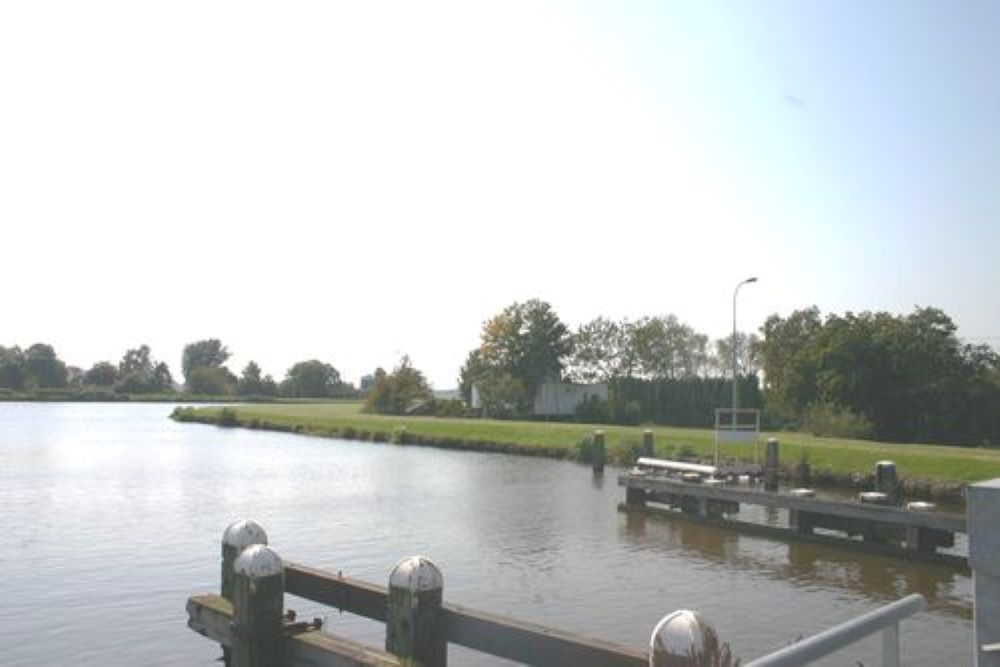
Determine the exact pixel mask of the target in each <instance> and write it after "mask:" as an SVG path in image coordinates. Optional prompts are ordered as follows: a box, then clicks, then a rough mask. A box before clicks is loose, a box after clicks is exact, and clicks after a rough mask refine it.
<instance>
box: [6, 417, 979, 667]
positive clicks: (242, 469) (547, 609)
mask: <svg viewBox="0 0 1000 667" xmlns="http://www.w3.org/2000/svg"><path fill="white" fill-rule="evenodd" d="M171 409H172V406H170V405H163V404H153V405H98V404H11V403H7V404H4V403H0V529H2V532H3V539H2V541H0V572H2V575H0V576H2V582H3V583H2V585H0V663H2V664H3V665H5V666H7V667H20V666H29V665H30V666H37V665H61V664H68V663H72V664H74V665H130V666H131V665H140V664H141V665H205V666H206V667H208V666H210V665H213V664H216V663H214V662H213V661H214V660H215V658H217V657H218V656H219V654H220V652H219V650H218V648H217V647H216V646H215V645H213V644H212V643H211V642H209V641H208V640H206V639H204V638H203V637H201V636H199V635H197V634H195V633H193V632H191V631H190V630H188V629H187V628H186V626H185V622H186V614H185V612H184V604H185V601H186V599H187V596H188V595H189V594H192V593H195V592H206V591H208V592H214V591H215V590H216V588H217V587H218V567H219V555H218V552H219V540H220V537H221V534H222V530H223V529H224V528H225V526H226V525H227V524H228V523H229V522H230V521H232V520H234V519H237V518H243V517H250V518H253V519H255V520H257V521H258V522H259V523H261V524H262V525H263V526H264V527H265V528H266V529H267V531H268V534H269V536H270V540H271V545H272V546H273V547H274V548H275V549H276V550H277V551H278V552H279V553H280V554H281V555H282V556H283V557H284V558H286V559H288V560H294V561H298V562H302V563H305V564H308V565H312V566H317V567H322V568H325V569H329V570H331V571H334V572H337V571H340V572H342V573H343V574H344V575H345V576H351V577H356V578H360V579H364V580H367V581H373V582H386V581H387V579H388V574H389V571H390V569H391V568H392V566H393V564H394V563H395V562H396V561H397V560H398V559H400V558H402V557H404V556H409V555H415V554H421V555H426V556H429V557H430V558H432V559H433V560H434V561H436V562H437V563H438V564H439V565H440V567H441V569H442V570H443V572H444V578H445V598H446V599H447V600H450V601H453V602H456V603H459V604H464V605H468V606H471V607H475V608H479V609H483V610H486V611H490V612H495V613H500V614H508V615H512V616H516V617H517V618H519V619H523V620H526V621H533V622H537V623H543V624H547V625H551V626H555V627H558V628H561V629H564V630H567V631H571V632H575V633H580V634H584V635H589V636H593V637H598V638H603V639H607V640H611V641H615V642H619V643H622V644H626V645H630V646H633V647H637V648H641V647H644V646H645V645H646V642H647V641H648V637H649V633H650V630H651V629H652V627H653V625H654V624H655V623H656V621H657V620H658V619H659V618H660V617H662V616H663V615H664V614H665V613H667V612H670V611H673V610H675V609H680V608H690V609H697V610H699V611H700V612H702V613H703V614H704V615H705V616H706V617H707V618H708V619H709V620H710V621H711V622H712V623H713V624H714V625H715V627H716V629H717V630H718V632H719V635H720V637H722V638H723V639H724V640H725V641H728V642H729V643H730V645H731V646H732V649H733V651H734V653H735V654H736V655H737V656H740V657H741V658H743V659H744V661H746V660H748V659H750V658H754V657H757V656H759V655H762V654H764V653H767V652H768V651H770V650H774V649H776V648H779V647H781V646H784V645H786V644H788V643H790V642H792V641H794V640H795V639H796V638H798V637H802V636H807V635H809V634H811V633H814V632H817V631H820V630H822V629H824V628H827V627H829V626H831V625H833V624H836V623H839V622H842V621H845V620H847V619H850V618H852V617H853V616H856V615H858V614H860V613H863V612H865V611H867V610H870V609H873V608H875V607H877V606H879V605H881V604H885V603H887V602H889V601H891V600H894V599H896V598H898V597H900V596H902V595H905V594H908V593H913V592H917V593H922V594H924V595H925V596H927V598H928V600H929V602H930V609H929V610H928V611H927V612H925V613H922V614H920V615H918V616H917V617H914V618H913V619H912V620H910V621H908V622H906V623H904V624H903V626H902V633H901V635H902V644H903V657H904V662H905V663H906V664H908V665H942V664H955V665H960V664H969V663H970V662H971V642H972V628H971V615H972V603H971V592H970V591H971V587H970V579H969V577H968V576H967V575H965V574H962V573H959V572H956V571H954V570H952V569H949V568H947V567H942V566H936V565H927V564H917V563H908V562H903V561H898V560H894V559H889V558H884V557H879V556H872V555H865V554H861V553H857V552H853V551H843V550H840V549H835V548H831V547H825V546H824V547H817V546H808V545H802V544H787V543H783V542H776V541H769V540H765V539H761V538H757V537H750V536H746V535H739V534H734V533H730V532H728V531H723V530H720V529H717V528H712V527H706V526H700V525H695V524H691V523H686V522H670V521H668V520H664V519H652V518H642V517H634V516H627V515H625V514H622V513H619V512H618V511H617V508H616V506H617V504H618V502H619V500H620V499H621V496H622V492H621V490H620V489H619V488H618V487H617V484H616V479H615V474H614V471H613V470H609V471H608V473H607V474H606V475H605V476H604V478H603V479H594V478H593V476H592V475H591V472H590V470H589V468H587V467H584V466H580V465H577V464H573V463H568V462H560V461H548V460H539V459H531V458H519V457H513V456H506V455H498V454H479V453H469V452H457V451H446V450H437V449H429V448H416V447H403V446H397V445H389V444H374V443H362V442H347V441H340V440H325V439H319V438H311V437H304V436H296V435H290V434H278V433H266V432H259V431H243V430H228V429H222V428H217V427H213V426H203V425H196V424H175V423H174V422H172V421H170V420H169V419H167V415H168V414H169V412H170V410H171ZM288 604H289V606H291V607H292V608H295V609H297V610H298V611H299V612H300V613H303V614H306V615H307V616H308V617H312V616H313V615H320V616H325V617H326V619H327V622H328V627H329V628H330V629H331V630H333V631H337V632H342V633H344V634H347V635H349V636H352V637H354V638H356V639H360V640H363V641H368V642H371V643H373V644H376V645H380V644H381V643H382V641H383V638H384V634H383V633H384V630H383V629H382V627H381V626H380V625H377V624H375V623H373V622H370V621H364V620H360V619H356V618H354V617H352V616H350V615H348V614H338V612H337V611H336V610H328V609H322V608H320V607H317V606H315V605H313V604H311V603H308V602H306V601H303V600H300V599H295V598H290V599H289V601H288ZM878 655H879V654H878V640H877V639H872V640H870V641H868V642H866V643H864V644H861V645H859V646H857V647H854V648H852V649H850V650H846V651H844V652H842V653H841V654H839V655H837V656H836V657H835V658H831V659H829V660H828V661H826V662H825V663H823V664H827V665H857V664H858V663H861V664H864V665H874V664H877V663H878V660H877V658H878ZM450 662H451V664H455V665H462V664H467V665H490V664H497V662H498V661H496V660H495V659H492V658H489V657H487V656H482V655H479V654H476V653H472V652H469V651H463V650H456V649H455V648H452V650H451V654H450Z"/></svg>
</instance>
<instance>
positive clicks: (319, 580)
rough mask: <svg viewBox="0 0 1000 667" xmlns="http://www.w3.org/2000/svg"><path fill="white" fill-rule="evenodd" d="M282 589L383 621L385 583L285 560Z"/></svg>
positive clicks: (385, 603)
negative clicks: (371, 581)
mask: <svg viewBox="0 0 1000 667" xmlns="http://www.w3.org/2000/svg"><path fill="white" fill-rule="evenodd" d="M285 592H286V593H290V594H291V595H297V596H299V597H300V598H305V599H307V600H312V601H313V602H319V603H320V604H325V605H326V606H328V607H334V608H336V609H341V610H343V611H348V612H350V613H352V614H357V615H358V616H364V617H365V618H370V619H372V620H374V621H382V622H383V623H384V622H385V617H386V609H387V606H388V604H389V592H388V590H387V589H386V587H385V586H377V585H375V584H369V583H367V582H365V581H359V580H357V579H350V578H348V577H341V576H339V575H335V574H331V573H329V572H325V571H324V570H317V569H316V568H312V567H306V566H305V565H299V564H297V563H285Z"/></svg>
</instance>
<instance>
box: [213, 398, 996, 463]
mask: <svg viewBox="0 0 1000 667" xmlns="http://www.w3.org/2000/svg"><path fill="white" fill-rule="evenodd" d="M229 409H232V410H235V412H236V415H237V419H238V420H239V422H240V423H241V424H245V423H247V422H249V421H251V420H257V421H258V422H260V424H261V425H262V427H265V428H266V426H267V424H274V425H278V426H283V427H289V428H291V427H298V428H299V429H300V430H302V431H304V432H306V433H315V434H319V435H337V434H338V433H342V432H343V431H344V429H347V428H350V429H353V430H354V431H368V432H370V433H382V434H386V436H387V437H391V435H392V433H393V432H394V431H396V430H397V429H399V428H400V427H404V426H405V427H406V430H407V432H408V433H410V434H412V435H419V436H424V437H430V438H449V439H453V440H460V441H465V442H472V443H474V442H477V441H484V442H495V443H505V444H514V445H520V446H522V447H527V448H531V447H545V448H548V449H561V450H567V454H568V455H572V454H573V453H574V452H575V445H576V443H577V442H579V441H580V440H581V439H582V438H584V437H586V436H587V435H589V434H591V433H593V431H594V429H595V428H601V429H603V430H604V432H605V434H606V436H605V437H606V441H607V447H608V450H609V452H610V453H611V454H612V455H613V454H614V452H615V451H616V450H617V451H622V450H623V449H624V447H625V446H627V445H629V444H637V443H639V442H640V441H641V439H642V431H643V428H644V427H627V426H596V425H592V424H571V423H547V422H526V421H496V420H490V419H439V418H435V417H389V416H381V415H367V414H362V413H361V404H360V403H350V402H345V403H320V404H316V403H298V404H287V403H286V404H249V405H236V406H230V408H229ZM221 410H222V408H220V407H212V408H208V407H205V408H195V409H194V411H193V415H194V418H195V419H196V420H205V421H212V420H214V419H216V418H217V417H218V415H219V412H220V411H221ZM653 432H654V433H655V436H656V449H657V453H658V454H660V455H670V454H676V453H678V452H679V451H680V449H681V448H682V447H687V448H689V450H693V451H694V452H697V453H698V454H700V455H703V456H708V455H711V454H712V452H713V451H714V447H715V444H714V443H715V440H714V436H713V433H712V431H711V430H709V429H693V428H673V427H665V426H656V427H653ZM768 435H771V436H774V437H777V438H778V439H779V441H780V442H781V459H782V461H783V462H784V463H786V464H794V463H795V462H797V461H798V460H799V459H800V457H801V456H802V455H803V453H805V455H806V456H807V457H808V461H809V463H810V464H811V466H812V468H813V470H814V471H824V470H827V471H830V472H832V473H835V474H845V473H852V472H862V473H870V472H871V471H872V470H873V468H874V464H875V462H876V461H878V460H881V459H892V460H893V461H895V462H896V464H897V466H898V468H899V472H900V475H901V476H903V477H908V478H911V479H924V480H938V481H942V482H972V481H979V480H983V479H992V478H994V477H1000V450H997V449H982V448H970V447H944V446H940V445H908V444H896V443H881V442H870V441H864V440H842V439H838V438H817V437H814V436H811V435H805V434H801V433H773V434H768ZM723 455H724V456H736V457H739V458H742V459H746V460H750V459H752V457H753V448H752V445H750V444H730V445H723Z"/></svg>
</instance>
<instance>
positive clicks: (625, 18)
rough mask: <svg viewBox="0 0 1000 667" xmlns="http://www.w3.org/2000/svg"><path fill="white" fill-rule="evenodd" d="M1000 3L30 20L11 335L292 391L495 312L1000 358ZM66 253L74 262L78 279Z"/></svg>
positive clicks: (57, 5) (436, 339) (251, 11)
mask: <svg viewBox="0 0 1000 667" xmlns="http://www.w3.org/2000/svg"><path fill="white" fill-rule="evenodd" d="M998 34H1000V3H997V2H990V3H986V2H951V3H946V2H910V1H908V2H877V3H871V2H832V1H830V2H710V1H704V2H569V1H566V2H561V1H560V2H551V3H544V2H516V1H515V2H504V3H491V4H485V3H469V2H441V3H439V2H427V3H420V4H415V3H405V2H398V3H385V4H374V3H361V4H348V3H343V4H333V3H328V2H319V1H316V2H308V1H305V2H301V3H296V4H295V5H291V6H290V5H286V4H279V3H245V2H215V3H204V2H193V1H186V0H181V1H178V2H175V3H171V4H169V5H156V4H147V3H133V2H126V1H119V2H113V1H107V0H104V1H102V0H95V1H94V2H88V3H77V2H34V3H4V4H3V5H0V96H2V100H0V101H2V104H0V225H2V227H3V229H2V237H0V238H2V243H3V247H2V258H3V261H2V262H0V284H3V285H4V286H5V295H4V307H3V313H2V322H0V344H20V345H28V344H30V343H32V342H35V341H37V340H44V341H48V342H51V343H53V344H54V345H55V346H56V348H57V350H58V351H59V352H60V353H61V354H62V356H63V357H64V358H66V359H67V360H68V361H69V362H71V363H74V364H77V365H81V366H87V365H90V364H91V363H93V362H95V361H98V360H100V359H117V358H118V357H120V355H121V353H122V352H123V351H124V349H125V348H126V347H129V346H134V345H137V344H139V343H143V342H145V343H148V344H150V345H151V346H152V348H153V352H154V355H155V356H157V357H158V358H162V359H165V360H167V361H168V362H170V363H171V364H172V366H173V367H174V368H175V369H178V366H179V359H180V351H181V347H182V346H183V344H184V343H185V342H188V341H190V340H194V339H197V338H203V337H209V336H213V337H220V338H222V339H223V341H224V342H226V343H227V344H228V345H229V346H230V348H232V349H233V351H234V352H235V353H236V354H235V358H234V360H233V365H234V366H235V367H236V368H237V370H238V368H239V367H240V366H241V365H242V364H244V363H245V362H246V361H247V360H249V359H250V358H254V359H256V360H257V361H258V362H260V363H261V365H262V366H263V367H264V368H265V370H266V371H269V372H271V373H274V374H275V375H278V376H280V375H281V374H282V373H283V371H284V369H285V368H287V366H288V365H290V364H291V363H292V362H294V361H296V360H299V359H304V358H312V357H318V358H321V359H324V360H327V361H330V362H332V363H333V364H334V365H336V366H337V367H338V368H340V369H341V370H342V371H343V372H344V374H345V376H347V377H348V378H349V379H352V380H356V379H357V378H358V377H359V376H360V375H361V374H363V373H366V372H369V371H370V370H371V369H372V368H374V367H375V366H376V365H381V366H386V367H389V366H391V365H393V363H394V362H395V361H396V359H397V358H398V356H399V355H400V354H402V353H404V352H405V353H409V354H410V355H411V356H412V357H413V359H414V362H415V363H416V365H417V366H418V367H420V368H423V369H424V370H426V371H427V372H428V374H429V376H430V377H431V379H432V380H433V382H434V384H435V385H437V386H438V387H442V388H443V387H448V386H451V385H453V384H454V378H455V376H456V374H457V371H458V367H459V365H460V364H461V362H462V360H463V359H464V357H465V354H466V353H467V352H468V350H469V349H470V348H471V347H473V346H474V345H475V344H476V339H477V335H478V332H479V327H480V324H481V322H482V321H483V320H484V319H486V318H487V317H489V316H490V315H492V314H494V313H496V312H497V311H499V310H500V309H501V308H503V307H504V306H505V305H507V304H508V303H510V302H511V301H513V300H515V299H526V298H531V297H535V296H538V297H541V298H543V299H546V300H548V301H550V302H551V303H552V304H553V305H554V306H555V308H556V310H557V311H558V312H559V313H560V314H561V315H562V316H563V318H564V319H565V320H566V321H567V322H568V323H570V324H571V325H574V326H575V325H577V324H579V323H581V322H583V321H586V320H589V319H590V318H592V317H595V316H597V315H601V314H603V315H609V316H612V317H623V316H628V317H638V316H641V315H652V314H658V313H668V312H673V313H675V314H677V315H678V317H680V318H681V319H682V320H684V321H686V322H688V323H689V324H691V325H692V326H694V327H695V328H696V329H699V330H701V331H704V332H706V333H708V334H710V335H712V336H714V337H719V336H724V335H726V332H727V331H728V330H729V327H730V326H731V311H730V299H731V294H732V288H733V286H734V285H735V284H736V283H737V282H738V281H739V280H740V279H742V278H744V277H746V276H748V275H758V276H760V282H759V283H758V284H757V285H753V286H752V287H750V288H748V289H747V290H745V291H744V292H741V296H740V322H741V328H742V329H755V328H756V327H758V326H759V325H760V324H761V323H762V322H763V320H764V319H765V318H766V317H767V316H768V315H769V314H771V313H775V312H777V313H781V314H787V313H788V312H790V311H791V310H793V309H795V308H800V307H807V306H810V305H812V304H816V305H818V306H819V307H820V308H821V309H822V310H823V311H824V312H830V311H836V312H842V311H845V310H855V311H859V310H865V309H870V310H890V311H894V312H907V311H909V310H910V309H912V308H913V306H915V305H932V306H939V307H941V308H943V309H944V310H945V311H946V312H948V313H949V314H951V315H952V316H953V317H954V318H955V320H956V322H957V323H958V324H959V326H960V331H959V332H960V334H961V335H962V336H964V337H966V338H967V339H970V340H975V341H985V342H989V343H992V344H994V345H995V346H996V345H998V344H1000V308H998V307H997V306H996V305H995V302H996V296H995V292H996V288H997V286H998V285H1000V268H998V264H997V262H996V261H995V258H996V255H997V252H998V248H1000V224H998V219H1000V187H998V186H1000V132H998V125H1000V74H998V72H1000V39H998V38H997V35H998ZM53 267H56V268H55V269H53Z"/></svg>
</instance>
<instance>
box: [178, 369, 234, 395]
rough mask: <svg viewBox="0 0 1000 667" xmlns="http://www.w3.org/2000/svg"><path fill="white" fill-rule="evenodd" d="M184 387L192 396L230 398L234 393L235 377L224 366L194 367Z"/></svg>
mask: <svg viewBox="0 0 1000 667" xmlns="http://www.w3.org/2000/svg"><path fill="white" fill-rule="evenodd" d="M185 386H186V387H187V390H188V391H189V392H191V393H192V394H203V395H207V396H230V395H232V394H235V393H236V376H234V375H233V374H232V373H231V372H230V371H229V369H228V368H226V367H225V366H196V367H195V368H192V369H191V372H190V373H189V374H188V377H187V382H186V383H185Z"/></svg>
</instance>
